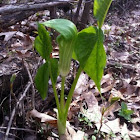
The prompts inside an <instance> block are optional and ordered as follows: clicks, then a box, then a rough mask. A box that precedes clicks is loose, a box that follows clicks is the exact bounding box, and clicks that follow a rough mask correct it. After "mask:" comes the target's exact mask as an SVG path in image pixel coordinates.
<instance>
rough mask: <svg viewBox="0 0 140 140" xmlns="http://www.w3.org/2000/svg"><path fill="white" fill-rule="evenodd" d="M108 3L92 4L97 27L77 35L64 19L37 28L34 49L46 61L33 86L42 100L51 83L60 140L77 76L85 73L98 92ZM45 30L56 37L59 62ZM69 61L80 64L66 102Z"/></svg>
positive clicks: (84, 30) (103, 57)
mask: <svg viewBox="0 0 140 140" xmlns="http://www.w3.org/2000/svg"><path fill="white" fill-rule="evenodd" d="M111 2H112V0H94V7H93V9H94V16H95V18H96V19H97V23H98V26H97V27H94V26H90V27H88V28H85V29H83V30H82V31H80V32H78V31H77V28H76V26H75V25H74V23H72V22H71V21H69V20H66V19H53V20H49V21H46V22H43V23H41V24H38V36H37V37H36V39H35V42H34V45H35V48H36V50H37V52H38V53H39V54H40V56H41V57H42V58H43V59H45V63H44V64H43V65H42V66H40V68H39V69H38V71H37V74H36V77H35V84H36V88H37V89H38V91H39V92H40V95H41V97H42V98H43V99H45V98H46V95H47V91H48V81H49V79H51V82H52V86H53V91H54V96H55V101H56V105H57V109H58V115H57V124H58V132H59V136H60V138H61V135H65V132H66V120H67V114H68V109H69V106H70V103H71V100H72V95H73V92H74V89H75V86H76V83H77V81H78V78H79V76H80V73H81V72H82V71H85V72H86V73H87V74H88V75H89V77H90V78H91V79H92V80H93V81H94V82H95V84H96V86H97V88H98V90H99V91H100V81H101V78H102V75H103V70H104V67H105V65H106V53H105V50H104V47H103V40H104V34H103V31H102V29H101V27H102V25H103V22H104V19H105V17H106V14H107V11H108V9H109V7H110V4H111ZM45 26H46V27H49V28H52V29H54V30H55V31H57V32H58V33H59V35H58V37H57V39H56V41H57V43H58V46H59V61H58V60H57V59H55V58H51V57H50V55H51V52H52V43H51V37H50V35H49V32H48V31H47V30H46V29H45ZM72 57H73V58H74V59H76V60H78V61H79V63H80V67H79V69H78V71H77V74H76V77H75V79H74V81H73V83H72V86H71V89H70V91H69V94H68V96H67V100H66V101H65V99H64V88H65V87H64V84H65V77H66V76H67V75H68V73H69V70H70V63H71V59H72ZM59 74H60V75H61V77H62V84H61V93H60V99H59V98H58V94H57V90H56V88H55V85H56V80H57V76H58V75H59Z"/></svg>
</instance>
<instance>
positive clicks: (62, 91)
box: [60, 76, 65, 111]
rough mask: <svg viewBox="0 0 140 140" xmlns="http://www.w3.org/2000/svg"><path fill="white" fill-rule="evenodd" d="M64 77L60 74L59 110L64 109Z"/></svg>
mask: <svg viewBox="0 0 140 140" xmlns="http://www.w3.org/2000/svg"><path fill="white" fill-rule="evenodd" d="M64 86H65V77H64V76H62V83H61V93H60V108H61V111H63V110H64V106H65V105H64V89H65V87H64Z"/></svg>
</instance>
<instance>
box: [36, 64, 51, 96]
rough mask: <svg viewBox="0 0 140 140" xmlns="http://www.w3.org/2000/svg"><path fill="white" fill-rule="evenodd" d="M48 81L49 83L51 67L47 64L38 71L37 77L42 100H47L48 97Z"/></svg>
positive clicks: (37, 85) (37, 86)
mask: <svg viewBox="0 0 140 140" xmlns="http://www.w3.org/2000/svg"><path fill="white" fill-rule="evenodd" d="M48 81H49V65H48V63H47V62H46V63H45V64H43V65H42V66H41V67H40V68H39V69H38V71H37V74H36V77H35V85H36V88H37V90H38V91H39V93H40V95H41V97H42V99H45V98H46V96H47V91H48Z"/></svg>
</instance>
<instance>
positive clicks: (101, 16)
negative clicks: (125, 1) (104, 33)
mask: <svg viewBox="0 0 140 140" xmlns="http://www.w3.org/2000/svg"><path fill="white" fill-rule="evenodd" d="M111 2H112V0H94V8H93V9H94V16H95V18H96V19H97V22H98V26H99V28H101V27H102V25H103V23H104V20H105V17H106V14H107V12H108V9H109V7H110V5H111Z"/></svg>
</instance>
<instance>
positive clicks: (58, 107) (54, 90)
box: [49, 63, 61, 114]
mask: <svg viewBox="0 0 140 140" xmlns="http://www.w3.org/2000/svg"><path fill="white" fill-rule="evenodd" d="M49 71H50V78H51V82H52V87H53V92H54V97H55V101H56V106H57V109H58V113H59V114H61V109H60V104H59V99H58V94H57V91H56V87H55V83H54V81H53V77H52V73H51V65H50V63H49Z"/></svg>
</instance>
